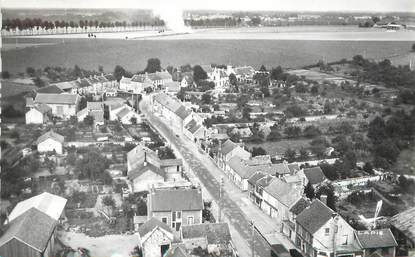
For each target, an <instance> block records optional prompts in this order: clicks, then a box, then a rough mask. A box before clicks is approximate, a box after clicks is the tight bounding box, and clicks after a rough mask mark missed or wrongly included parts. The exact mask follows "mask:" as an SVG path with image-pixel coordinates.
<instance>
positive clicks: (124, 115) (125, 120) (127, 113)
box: [116, 107, 142, 125]
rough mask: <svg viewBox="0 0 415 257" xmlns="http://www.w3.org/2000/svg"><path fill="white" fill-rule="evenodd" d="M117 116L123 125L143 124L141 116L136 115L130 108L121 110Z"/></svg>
mask: <svg viewBox="0 0 415 257" xmlns="http://www.w3.org/2000/svg"><path fill="white" fill-rule="evenodd" d="M116 116H117V119H118V120H119V121H120V122H121V123H122V124H128V125H131V124H134V123H135V124H137V123H141V122H142V121H141V117H140V115H139V114H138V113H136V112H135V111H134V110H133V109H132V108H128V107H124V108H123V109H121V110H120V111H119V112H117V114H116Z"/></svg>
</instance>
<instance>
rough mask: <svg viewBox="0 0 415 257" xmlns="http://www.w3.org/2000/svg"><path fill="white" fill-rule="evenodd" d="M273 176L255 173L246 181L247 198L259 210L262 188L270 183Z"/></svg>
mask: <svg viewBox="0 0 415 257" xmlns="http://www.w3.org/2000/svg"><path fill="white" fill-rule="evenodd" d="M273 178H274V177H273V176H271V175H269V174H266V173H265V172H261V171H257V172H255V173H254V174H253V175H252V176H251V177H250V178H249V179H248V192H249V193H248V195H249V198H250V199H251V200H252V201H253V202H254V203H255V204H256V205H258V207H260V208H261V206H262V201H263V193H264V188H265V187H266V186H268V185H269V183H271V181H272V180H273Z"/></svg>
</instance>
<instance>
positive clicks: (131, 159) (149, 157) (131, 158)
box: [127, 144, 160, 172]
mask: <svg viewBox="0 0 415 257" xmlns="http://www.w3.org/2000/svg"><path fill="white" fill-rule="evenodd" d="M144 161H147V162H149V163H151V164H153V165H156V166H159V165H158V163H159V162H160V159H159V158H158V156H157V154H156V153H155V152H154V151H153V150H151V149H149V148H147V147H146V146H144V145H141V144H139V145H137V146H136V147H134V148H133V149H132V150H130V151H129V152H128V153H127V171H128V172H130V171H131V170H133V169H134V168H136V167H138V166H139V165H142V164H143V163H144Z"/></svg>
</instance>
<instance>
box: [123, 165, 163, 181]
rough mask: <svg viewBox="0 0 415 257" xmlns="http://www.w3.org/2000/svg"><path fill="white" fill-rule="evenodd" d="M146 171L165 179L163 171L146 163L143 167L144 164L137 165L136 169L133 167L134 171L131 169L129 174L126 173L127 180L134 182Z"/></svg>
mask: <svg viewBox="0 0 415 257" xmlns="http://www.w3.org/2000/svg"><path fill="white" fill-rule="evenodd" d="M147 171H152V172H154V173H155V174H157V175H160V176H162V177H163V178H164V177H165V175H166V174H165V172H164V171H163V170H161V169H160V168H159V167H156V166H154V165H153V164H151V163H146V165H144V163H142V164H140V165H138V166H137V167H135V168H134V169H132V170H131V171H130V172H128V178H129V179H130V180H134V179H136V178H138V177H140V176H141V175H142V174H144V173H145V172H147Z"/></svg>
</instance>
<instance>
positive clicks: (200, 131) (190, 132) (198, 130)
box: [183, 119, 206, 142]
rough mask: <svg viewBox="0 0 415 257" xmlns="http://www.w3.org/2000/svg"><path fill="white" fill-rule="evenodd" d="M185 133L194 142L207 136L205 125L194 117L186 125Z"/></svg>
mask: <svg viewBox="0 0 415 257" xmlns="http://www.w3.org/2000/svg"><path fill="white" fill-rule="evenodd" d="M183 133H184V134H185V136H187V137H188V138H189V139H190V140H192V141H194V142H196V141H198V140H200V139H204V138H205V136H206V130H205V127H204V126H203V125H202V124H200V123H198V122H197V121H195V120H194V119H192V120H191V121H190V122H189V123H187V124H186V125H185V127H184V130H183Z"/></svg>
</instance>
